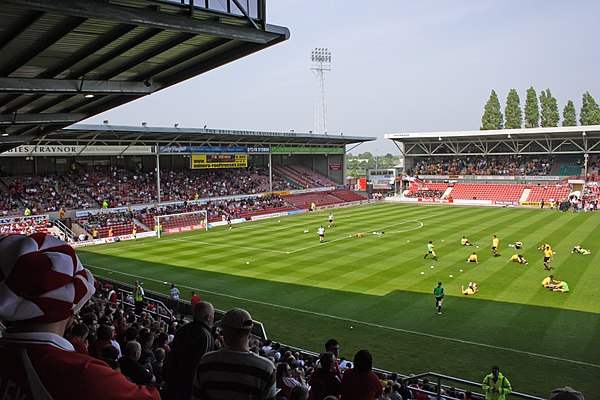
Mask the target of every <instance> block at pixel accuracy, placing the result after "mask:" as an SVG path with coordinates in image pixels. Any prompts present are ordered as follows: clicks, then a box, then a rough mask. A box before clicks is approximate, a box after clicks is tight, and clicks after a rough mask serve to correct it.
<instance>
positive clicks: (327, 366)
mask: <svg viewBox="0 0 600 400" xmlns="http://www.w3.org/2000/svg"><path fill="white" fill-rule="evenodd" d="M334 358H335V356H334V355H333V353H332V352H330V351H326V352H325V353H323V354H321V359H320V361H321V368H323V369H324V370H325V371H331V367H332V366H333V360H334Z"/></svg>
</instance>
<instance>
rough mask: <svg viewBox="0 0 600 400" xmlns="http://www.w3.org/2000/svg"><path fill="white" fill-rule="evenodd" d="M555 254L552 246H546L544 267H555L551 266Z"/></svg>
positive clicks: (548, 269)
mask: <svg viewBox="0 0 600 400" xmlns="http://www.w3.org/2000/svg"><path fill="white" fill-rule="evenodd" d="M553 254H554V253H553V252H552V248H551V247H550V246H546V248H545V249H544V269H545V270H546V271H550V270H552V269H554V267H551V266H550V261H551V260H553V259H554V256H553Z"/></svg>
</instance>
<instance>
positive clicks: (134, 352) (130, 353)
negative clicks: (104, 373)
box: [123, 341, 142, 360]
mask: <svg viewBox="0 0 600 400" xmlns="http://www.w3.org/2000/svg"><path fill="white" fill-rule="evenodd" d="M141 352H142V346H141V345H140V344H139V343H138V342H135V341H132V342H128V343H127V344H126V345H125V350H124V351H123V354H125V355H126V356H127V357H131V358H133V359H135V360H137V357H138V355H139V354H140V353H141Z"/></svg>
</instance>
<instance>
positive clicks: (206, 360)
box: [194, 308, 276, 400]
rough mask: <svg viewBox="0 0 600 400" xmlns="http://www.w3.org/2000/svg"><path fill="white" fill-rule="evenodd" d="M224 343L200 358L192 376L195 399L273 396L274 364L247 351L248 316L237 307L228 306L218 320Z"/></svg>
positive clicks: (249, 399) (250, 399)
mask: <svg viewBox="0 0 600 400" xmlns="http://www.w3.org/2000/svg"><path fill="white" fill-rule="evenodd" d="M221 326H222V328H223V339H224V341H225V347H224V348H222V349H221V350H218V351H213V352H211V353H207V354H205V355H204V357H202V359H201V360H200V364H199V365H198V369H197V370H196V377H195V380H194V398H196V399H213V400H221V399H222V400H228V399H233V398H237V399H241V398H243V399H247V400H259V399H264V400H274V399H275V394H276V389H275V365H273V363H272V362H271V361H270V360H268V359H266V358H264V357H261V356H259V355H258V354H256V353H253V352H250V344H249V339H250V332H251V331H252V326H253V323H252V317H251V316H250V313H248V311H246V310H243V309H241V308H234V309H231V310H229V311H228V312H227V313H226V314H225V316H223V319H222V320H221Z"/></svg>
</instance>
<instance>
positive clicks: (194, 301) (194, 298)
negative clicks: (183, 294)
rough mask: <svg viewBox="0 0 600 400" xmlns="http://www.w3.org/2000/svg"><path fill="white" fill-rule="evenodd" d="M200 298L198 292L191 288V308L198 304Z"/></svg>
mask: <svg viewBox="0 0 600 400" xmlns="http://www.w3.org/2000/svg"><path fill="white" fill-rule="evenodd" d="M201 300H202V299H201V298H200V296H198V294H197V293H196V292H194V291H193V290H192V298H191V299H190V303H192V310H193V309H194V307H196V304H198V303H199V302H200V301H201Z"/></svg>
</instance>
